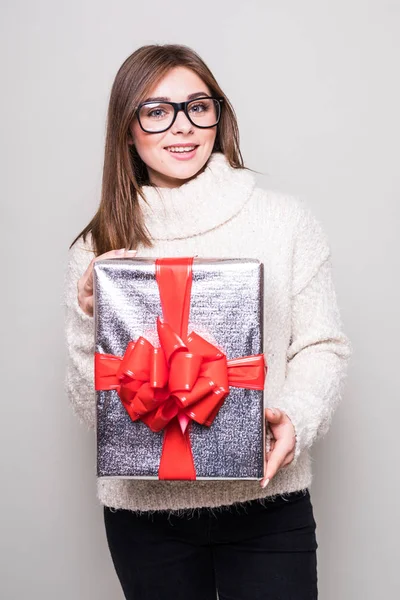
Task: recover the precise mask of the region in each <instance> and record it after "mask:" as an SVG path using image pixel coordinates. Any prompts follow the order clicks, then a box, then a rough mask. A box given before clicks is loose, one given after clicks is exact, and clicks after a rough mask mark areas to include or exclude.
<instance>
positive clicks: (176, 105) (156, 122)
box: [136, 96, 224, 133]
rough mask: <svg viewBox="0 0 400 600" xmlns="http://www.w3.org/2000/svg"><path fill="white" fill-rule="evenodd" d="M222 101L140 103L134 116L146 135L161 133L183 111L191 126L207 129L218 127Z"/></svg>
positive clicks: (202, 98) (203, 98) (208, 98)
mask: <svg viewBox="0 0 400 600" xmlns="http://www.w3.org/2000/svg"><path fill="white" fill-rule="evenodd" d="M223 101H224V99H223V98H212V97H210V96H201V97H200V98H196V99H195V100H187V101H186V102H142V104H139V106H138V108H137V113H136V116H137V119H138V121H139V125H140V127H141V128H142V129H143V131H145V132H146V133H161V132H162V131H166V130H167V129H169V128H170V127H171V125H173V123H174V122H175V119H176V116H177V114H178V112H179V111H180V110H183V112H184V113H185V115H186V116H187V118H188V119H189V121H190V122H191V123H192V125H195V127H200V128H201V129H207V128H209V127H215V126H216V125H218V122H219V119H220V117H221V109H222V103H223Z"/></svg>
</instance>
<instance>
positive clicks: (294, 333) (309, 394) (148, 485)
mask: <svg viewBox="0 0 400 600" xmlns="http://www.w3.org/2000/svg"><path fill="white" fill-rule="evenodd" d="M143 191H144V193H145V197H146V200H147V203H145V202H143V200H142V199H140V202H141V205H142V208H143V211H144V214H145V222H146V225H147V227H148V230H149V232H150V234H151V236H152V239H153V241H154V246H153V247H152V248H143V247H139V248H138V256H146V257H154V258H156V257H162V256H195V255H198V256H199V257H208V258H209V257H220V258H227V257H243V258H257V259H260V260H261V261H262V262H263V263H264V281H265V297H264V353H265V358H266V362H267V364H268V372H267V377H266V381H265V393H264V397H265V406H266V407H278V408H279V409H281V410H283V411H284V412H286V414H287V415H288V416H289V417H290V419H291V421H292V423H293V425H294V428H295V433H296V446H295V457H294V460H293V461H292V462H291V463H290V464H289V465H288V466H286V467H283V468H282V469H280V470H279V471H278V473H277V474H276V475H275V477H273V478H272V480H271V481H270V483H269V484H268V486H267V487H266V488H265V489H262V488H261V487H260V484H259V482H258V481H240V480H239V481H238V480H234V481H204V480H202V481H157V480H138V479H102V478H98V479H97V495H98V499H99V501H100V502H101V503H102V504H104V505H106V506H110V507H114V508H127V509H130V510H134V511H154V510H166V511H178V512H182V511H183V512H185V511H187V510H192V511H193V509H196V508H199V507H209V508H210V509H211V510H212V509H214V508H217V507H221V506H225V505H233V504H235V503H238V502H240V503H243V502H246V501H249V500H252V499H256V498H259V499H262V498H265V497H273V496H275V495H277V494H285V493H288V492H292V491H295V490H302V489H303V490H304V489H305V488H307V487H308V486H309V485H310V484H311V481H312V468H311V456H310V448H311V446H312V444H313V443H314V442H315V441H316V440H317V439H318V438H321V437H322V436H323V435H324V434H325V433H326V432H327V431H328V428H329V425H330V423H331V419H332V415H333V413H334V411H335V409H336V407H337V405H338V402H339V401H340V399H341V397H342V394H343V389H344V381H345V378H346V375H347V369H348V363H349V359H350V357H351V354H352V346H351V342H350V340H349V338H348V337H347V336H346V335H345V334H344V333H343V330H342V329H343V327H342V322H341V317H340V311H339V308H338V303H337V296H336V293H335V288H334V282H333V278H332V261H331V249H330V245H329V242H328V240H327V236H326V233H325V231H324V229H323V227H322V225H321V223H320V222H319V221H318V220H317V219H316V217H315V216H314V215H313V214H312V212H311V210H310V209H309V208H308V207H307V205H306V204H305V203H304V201H302V200H300V199H299V198H297V197H295V196H291V195H286V194H284V193H282V192H278V191H270V190H264V189H262V188H260V187H258V186H257V185H256V182H255V178H254V175H253V174H252V173H251V172H250V171H247V170H245V169H234V168H232V167H231V166H230V165H229V163H228V162H227V160H226V158H225V156H224V154H222V153H219V152H218V153H213V154H212V155H211V156H210V158H209V160H208V163H207V165H206V168H205V170H204V171H202V172H201V173H200V174H199V175H197V177H195V178H194V179H192V180H190V181H188V182H186V183H184V184H183V185H181V186H180V187H177V188H156V187H153V186H144V187H143ZM93 256H94V252H93V248H92V245H91V236H90V234H89V236H88V237H87V238H86V241H85V242H84V241H83V238H82V237H80V238H79V239H78V240H77V242H76V243H75V244H74V245H73V246H72V248H71V249H69V250H68V257H67V258H68V260H67V266H66V269H65V278H64V295H63V306H64V314H65V341H66V349H67V358H66V374H65V391H66V394H67V397H68V399H69V401H70V403H71V406H72V409H73V411H74V412H75V414H76V415H77V417H78V418H79V420H80V422H81V423H82V424H84V426H86V428H87V429H91V430H93V431H94V430H95V427H96V393H95V390H94V361H93V354H94V318H93V317H90V316H88V315H87V314H86V313H84V311H83V310H82V309H81V308H80V306H79V304H78V299H77V281H78V279H79V278H80V277H81V276H82V275H83V273H84V271H85V270H86V268H87V266H88V265H89V263H90V261H91V259H92V258H93ZM234 434H235V432H234V431H233V432H232V435H234ZM269 435H270V433H269V430H268V431H267V443H268V440H269V439H270V438H269ZM93 439H95V438H93Z"/></svg>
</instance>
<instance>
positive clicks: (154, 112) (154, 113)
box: [147, 108, 164, 119]
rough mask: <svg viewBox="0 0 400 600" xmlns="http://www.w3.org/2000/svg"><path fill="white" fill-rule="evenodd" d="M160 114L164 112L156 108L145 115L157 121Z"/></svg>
mask: <svg viewBox="0 0 400 600" xmlns="http://www.w3.org/2000/svg"><path fill="white" fill-rule="evenodd" d="M162 112H164V111H163V110H162V109H161V108H156V109H154V110H150V111H149V112H148V113H147V116H148V117H154V118H156V119H157V118H158V117H162V114H161V113H162Z"/></svg>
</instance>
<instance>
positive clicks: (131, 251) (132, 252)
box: [126, 250, 137, 254]
mask: <svg viewBox="0 0 400 600" xmlns="http://www.w3.org/2000/svg"><path fill="white" fill-rule="evenodd" d="M136 252H137V250H127V251H126V253H127V254H136Z"/></svg>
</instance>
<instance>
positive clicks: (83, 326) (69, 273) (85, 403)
mask: <svg viewBox="0 0 400 600" xmlns="http://www.w3.org/2000/svg"><path fill="white" fill-rule="evenodd" d="M93 257H94V252H93V251H91V249H90V247H89V246H88V244H87V240H86V243H84V242H83V240H82V238H79V239H78V240H77V241H76V242H75V244H74V245H73V246H72V248H70V249H69V250H68V260H67V267H66V270H65V276H64V293H63V299H64V332H65V344H66V370H65V379H64V390H65V393H66V395H67V398H68V400H69V402H70V405H71V407H72V410H73V412H74V414H75V415H76V416H77V417H78V419H79V421H80V423H81V424H83V425H85V426H86V428H87V429H94V427H95V414H96V413H95V408H96V392H95V390H94V346H95V340H94V318H93V317H91V316H89V315H87V314H86V313H85V312H84V311H83V310H82V309H81V307H80V305H79V303H78V290H77V283H78V279H79V278H80V277H81V276H82V275H83V273H84V272H85V270H86V268H87V267H88V265H89V263H90V261H91V260H92V258H93Z"/></svg>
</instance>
